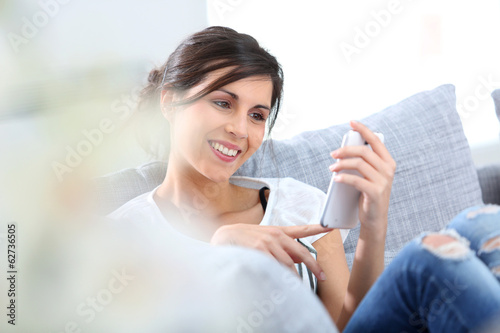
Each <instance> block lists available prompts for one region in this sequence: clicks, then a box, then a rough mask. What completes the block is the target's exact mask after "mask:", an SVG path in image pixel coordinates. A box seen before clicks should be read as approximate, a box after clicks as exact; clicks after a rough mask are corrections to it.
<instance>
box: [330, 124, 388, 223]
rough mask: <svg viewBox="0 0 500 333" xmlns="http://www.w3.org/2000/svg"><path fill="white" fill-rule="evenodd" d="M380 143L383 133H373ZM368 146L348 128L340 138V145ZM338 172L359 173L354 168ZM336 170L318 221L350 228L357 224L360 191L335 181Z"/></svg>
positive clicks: (357, 133) (356, 133)
mask: <svg viewBox="0 0 500 333" xmlns="http://www.w3.org/2000/svg"><path fill="white" fill-rule="evenodd" d="M375 135H377V136H378V138H379V139H380V141H382V143H383V142H384V135H383V134H382V133H375ZM362 145H367V146H368V147H369V146H370V145H369V144H368V143H367V142H366V141H365V139H363V137H362V136H361V134H359V132H356V131H353V130H350V131H349V132H347V133H346V134H345V135H344V137H343V139H342V147H345V146H362ZM338 173H339V174H342V173H348V174H352V175H358V176H360V177H362V176H361V174H360V173H359V172H358V171H355V170H342V171H339V172H338ZM335 175H337V172H334V173H333V174H332V178H331V180H330V185H329V186H328V192H327V195H326V201H325V204H324V206H323V211H322V214H321V220H320V223H321V225H322V226H323V227H329V228H338V229H352V228H354V227H356V226H357V225H358V222H359V219H358V205H359V196H360V194H361V193H360V192H359V191H358V190H357V189H356V188H355V187H353V186H351V185H347V184H343V183H336V182H335V181H334V180H333V178H334V177H335Z"/></svg>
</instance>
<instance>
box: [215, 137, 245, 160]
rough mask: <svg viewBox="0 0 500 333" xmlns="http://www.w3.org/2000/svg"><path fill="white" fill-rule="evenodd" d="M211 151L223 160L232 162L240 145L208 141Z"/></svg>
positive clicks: (237, 153) (238, 151) (239, 150)
mask: <svg viewBox="0 0 500 333" xmlns="http://www.w3.org/2000/svg"><path fill="white" fill-rule="evenodd" d="M208 143H209V145H210V147H211V148H212V151H213V152H214V153H215V155H217V157H219V158H220V159H222V160H223V161H224V162H232V161H234V160H235V159H236V157H237V156H238V155H239V154H240V153H241V149H240V147H238V146H236V145H234V144H231V143H229V142H225V141H209V142H208Z"/></svg>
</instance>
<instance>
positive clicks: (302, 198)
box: [109, 27, 500, 332]
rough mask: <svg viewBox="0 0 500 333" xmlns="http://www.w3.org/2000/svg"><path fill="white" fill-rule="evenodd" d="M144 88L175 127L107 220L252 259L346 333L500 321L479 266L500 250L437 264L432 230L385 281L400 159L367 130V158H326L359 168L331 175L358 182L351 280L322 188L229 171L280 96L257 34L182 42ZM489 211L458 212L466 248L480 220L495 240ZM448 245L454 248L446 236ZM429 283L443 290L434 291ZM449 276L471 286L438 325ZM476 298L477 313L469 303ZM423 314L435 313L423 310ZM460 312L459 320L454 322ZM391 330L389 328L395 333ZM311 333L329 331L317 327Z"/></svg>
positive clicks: (344, 154)
mask: <svg viewBox="0 0 500 333" xmlns="http://www.w3.org/2000/svg"><path fill="white" fill-rule="evenodd" d="M149 81H150V84H149V85H148V86H147V87H146V88H145V89H144V90H143V92H142V98H143V99H142V102H141V103H140V107H142V106H144V105H146V104H145V103H149V106H151V107H153V108H154V111H156V112H158V113H160V112H161V114H162V115H163V118H162V121H164V122H168V124H169V126H170V132H169V134H170V145H171V147H170V151H169V157H168V168H167V171H166V175H165V178H164V181H163V182H162V183H161V184H160V185H159V186H158V187H156V188H155V189H153V190H152V191H151V192H148V193H145V194H142V195H140V196H138V197H136V198H134V199H132V200H131V201H129V202H127V203H126V204H125V205H123V206H122V207H120V208H118V209H117V210H116V211H114V212H113V213H111V214H110V215H109V217H111V218H112V219H117V220H128V221H129V222H132V223H134V224H135V225H136V226H139V227H140V228H146V229H148V228H151V227H152V226H162V227H164V228H166V230H167V233H168V234H169V237H170V235H172V236H173V238H174V239H175V240H179V241H180V242H181V243H182V244H183V247H188V248H193V249H196V250H201V251H206V252H208V250H209V248H210V247H211V246H212V245H216V246H219V245H239V246H244V247H248V248H252V249H256V250H259V251H261V252H263V253H265V254H267V255H269V256H271V257H272V258H274V259H276V260H277V261H278V262H280V263H282V264H283V265H285V266H287V267H289V268H290V269H291V270H292V271H293V272H294V273H296V275H298V276H299V277H300V278H301V280H302V282H303V283H304V284H305V285H306V286H307V288H310V289H311V290H312V291H313V292H314V293H315V294H317V296H318V297H319V299H320V300H321V301H322V303H323V305H324V306H325V308H326V309H327V311H328V313H329V314H330V317H331V319H332V320H333V321H334V322H335V323H336V324H337V325H338V326H339V328H340V329H344V328H345V330H344V332H369V331H370V330H371V331H372V332H381V331H397V332H400V331H403V330H405V331H412V332H416V331H419V332H420V331H421V330H422V327H423V328H424V329H425V328H427V327H428V328H429V329H430V330H431V331H433V330H436V331H439V332H445V331H453V332H456V331H463V330H466V329H467V330H469V329H475V328H478V327H479V326H480V325H482V324H483V323H486V322H487V320H489V319H491V318H496V317H498V314H499V313H500V285H499V284H498V281H497V279H496V278H495V277H496V275H495V276H494V275H493V274H492V272H490V271H488V270H485V268H484V267H483V266H484V263H488V262H490V263H494V262H497V261H498V256H499V255H500V252H498V251H492V252H494V253H493V254H492V256H491V257H490V256H488V257H487V258H481V260H480V259H479V258H478V257H476V256H474V255H472V253H471V252H470V249H469V248H468V247H467V245H466V244H465V242H463V244H462V245H461V247H462V249H461V250H462V252H461V253H467V255H466V256H465V257H464V258H462V256H460V258H459V260H455V259H456V258H455V257H453V256H451V257H448V256H443V255H436V253H441V252H442V251H441V250H442V249H439V248H437V249H431V250H429V246H430V245H429V246H427V245H428V244H427V243H428V242H431V243H432V244H435V243H434V241H436V240H435V239H434V238H436V237H437V238H438V240H439V237H442V235H434V234H432V235H429V236H428V237H426V238H425V239H424V240H422V239H420V240H417V241H415V242H412V243H410V244H409V245H408V246H407V247H406V248H405V249H404V250H403V251H402V255H401V256H398V258H396V259H395V260H394V261H395V262H399V264H395V265H394V264H393V265H391V266H389V268H388V269H387V270H386V271H385V272H384V273H382V272H383V270H384V247H385V241H386V233H387V221H388V209H389V199H390V196H391V189H392V182H393V178H394V174H395V169H396V163H395V161H394V159H393V158H392V156H391V154H390V153H389V151H388V150H387V148H386V147H385V145H384V144H383V143H382V141H380V139H379V138H378V137H377V136H376V135H375V134H374V133H373V132H372V131H371V130H370V129H369V128H367V127H366V126H365V125H363V124H361V123H359V122H356V121H352V122H351V123H350V125H351V127H352V129H353V130H355V131H357V132H359V134H360V135H361V136H362V137H363V139H364V140H366V142H367V143H368V144H369V145H370V146H371V149H370V148H368V147H362V146H345V147H342V148H340V149H338V150H336V151H334V152H332V153H331V156H332V157H334V158H337V159H338V161H337V162H336V163H335V164H334V165H332V166H331V168H330V170H331V171H332V172H340V171H343V170H345V171H348V170H352V171H357V172H358V173H359V174H358V173H356V174H350V173H343V174H341V175H340V176H338V177H335V179H336V180H335V181H336V182H339V183H343V184H346V185H349V186H354V187H355V188H356V189H357V190H359V191H360V193H361V195H360V198H359V205H358V209H359V220H360V229H359V239H358V242H357V246H356V253H355V256H354V262H353V265H352V271H351V272H349V269H348V267H347V262H346V257H345V253H344V247H343V241H344V240H345V238H346V236H347V234H346V232H345V231H341V230H338V229H334V230H332V229H326V228H323V227H322V226H321V225H319V224H318V223H319V220H320V215H321V211H322V208H323V203H324V200H325V193H323V192H322V191H321V190H319V189H317V188H314V187H312V186H310V185H307V184H304V183H301V182H299V181H297V180H295V179H292V178H281V179H273V178H248V177H237V176H234V174H235V172H236V171H237V170H238V168H240V166H241V165H242V164H243V163H244V162H245V161H247V160H248V158H249V157H250V156H252V155H253V154H254V153H255V152H256V151H257V149H259V147H260V146H261V144H262V142H263V139H264V136H265V134H266V123H267V130H268V133H269V132H270V131H271V129H272V128H273V125H274V122H275V120H276V116H277V114H278V110H279V105H280V99H281V93H282V86H283V74H282V71H281V67H280V65H279V64H278V62H277V61H276V59H275V58H274V57H273V56H272V55H270V54H269V53H268V52H267V51H265V50H264V49H262V48H261V47H260V46H259V44H258V43H257V41H256V40H255V39H254V38H252V37H250V36H248V35H245V34H240V33H238V32H236V31H234V30H232V29H229V28H224V27H210V28H207V29H205V30H203V31H201V32H199V33H196V34H194V35H192V36H190V37H188V38H187V39H186V40H184V41H183V42H182V43H181V45H180V46H179V47H178V48H177V49H176V50H175V52H174V53H173V54H172V55H171V56H170V57H169V59H168V60H167V62H166V63H165V65H163V66H161V67H160V68H158V69H155V70H153V71H152V73H151V74H150V77H149ZM476 210H478V211H480V212H483V211H484V209H483V208H478V207H476V208H475V210H474V211H476ZM487 211H488V212H492V214H489V215H483V214H477V215H480V217H478V219H477V221H472V222H470V221H469V220H472V219H465V221H463V220H464V219H463V216H462V218H460V217H459V218H458V219H457V220H456V221H455V223H454V224H451V225H450V226H452V227H453V228H456V230H457V233H461V234H462V233H463V235H462V237H464V238H469V239H472V237H471V235H468V234H467V230H468V228H466V227H464V226H463V225H474V226H478V225H481V228H480V230H479V229H477V228H475V229H474V230H479V231H480V232H481V236H480V237H477V235H475V236H476V238H478V239H483V236H484V237H488V238H484V239H495V237H496V236H497V234H498V224H495V223H496V222H495V221H498V218H499V217H500V215H499V214H500V210H498V209H497V208H494V209H490V208H488V209H487ZM479 220H481V221H479ZM462 222H463V223H462ZM471 223H472V224H471ZM462 224H463V225H462ZM459 226H460V227H459ZM162 240H163V239H162ZM166 241H167V240H166ZM447 242H456V241H455V239H450V238H449V239H447ZM445 245H446V244H445ZM447 246H455V247H456V246H457V244H451V245H447ZM471 247H473V246H472V245H471ZM495 249H496V248H495ZM176 250H177V249H176ZM416 258H418V259H416ZM189 264H192V265H196V264H195V263H191V261H188V263H187V265H189ZM244 264H245V263H243V262H242V265H244ZM481 265H483V266H481ZM451 267H453V269H450V268H451ZM480 267H482V268H480ZM263 268H264V269H266V267H263ZM470 271H477V272H479V271H481V275H480V277H479V278H478V280H477V281H476V282H473V281H471V279H470V275H469V272H470ZM496 271H497V270H496V268H495V269H494V271H493V272H496ZM495 274H496V273H495ZM327 277H328V279H327ZM475 278H476V277H475V276H474V279H475ZM436 280H437V281H438V282H440V281H441V282H442V281H444V282H443V283H441V284H440V283H434V281H436ZM449 280H454V281H459V282H460V283H461V284H463V283H466V284H467V285H470V288H467V290H463V291H462V294H461V295H460V297H457V302H456V303H454V304H451V305H449V306H448V305H446V306H443V307H442V309H444V310H445V311H444V312H443V313H441V312H440V313H439V314H442V315H440V316H436V311H434V310H435V309H433V308H432V307H433V306H434V305H435V304H441V303H442V301H441V300H440V299H439V296H440V295H442V294H443V292H446V288H447V284H446V282H447V281H449ZM211 282H212V281H211ZM299 282H300V280H299ZM255 283H256V285H259V283H263V284H266V283H269V281H267V280H262V281H260V280H256V281H255ZM280 283H283V281H280ZM214 284H217V281H215V282H214ZM416 290H417V291H418V290H431V291H432V292H431V293H415V291H416ZM480 292H484V294H481V293H480ZM407 300H411V302H409V301H407ZM236 301H238V300H232V301H231V302H236ZM440 302H441V303H440ZM409 303H411V304H410V307H409ZM479 303H481V304H485V305H484V306H482V307H479V306H476V304H479ZM253 304H255V302H253ZM469 304H473V305H474V308H471V307H470V306H469ZM293 306H297V307H300V304H293ZM429 308H431V310H430V312H431V313H430V314H429V313H425V312H426V311H421V310H420V309H429ZM304 311H306V309H304ZM377 311H378V312H377ZM433 311H434V312H433ZM440 311H441V307H440ZM457 316H459V317H461V318H462V317H463V318H465V319H464V320H463V321H459V320H456V317H457ZM408 318H410V321H409V320H408ZM434 318H439V320H434ZM270 320H272V318H270ZM388 323H390V325H392V326H391V327H390V328H389V329H387V327H389V326H387V325H388ZM415 323H418V324H417V325H415ZM307 324H308V325H314V324H315V323H310V322H309V323H307ZM421 326H422V327H421ZM299 329H300V328H299ZM283 330H286V331H289V330H288V329H285V328H284V329H283ZM318 331H326V330H324V329H321V327H318Z"/></svg>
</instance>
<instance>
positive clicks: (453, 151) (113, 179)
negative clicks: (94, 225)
mask: <svg viewBox="0 0 500 333" xmlns="http://www.w3.org/2000/svg"><path fill="white" fill-rule="evenodd" d="M492 97H493V99H494V101H495V105H496V113H497V115H498V117H499V119H500V90H496V91H494V92H493V93H492ZM325 112H335V110H328V111H326V110H325ZM360 121H361V122H363V123H364V124H366V125H367V126H368V127H369V128H371V129H372V130H374V131H378V132H382V133H383V134H384V136H385V144H386V147H387V149H388V150H389V152H390V153H391V155H392V156H393V158H394V159H395V161H396V163H397V170H396V174H395V178H394V182H393V188H392V193H391V199H390V206H389V221H388V222H389V223H388V231H387V241H386V250H385V263H386V265H387V264H389V263H390V262H391V261H392V259H393V258H394V257H395V256H396V255H397V253H398V252H399V251H400V249H401V248H402V247H403V246H404V244H405V243H407V242H408V241H409V240H411V239H412V238H414V237H415V236H417V235H418V234H420V233H421V232H423V231H438V230H440V229H441V228H443V227H444V226H445V225H446V223H447V222H448V221H449V220H450V219H452V218H453V217H454V216H455V215H456V214H457V213H459V212H460V211H461V210H463V209H465V208H467V207H470V206H473V205H478V204H482V203H483V202H484V203H496V204H500V163H499V164H495V165H486V166H479V167H477V166H475V165H474V162H473V160H472V156H471V152H470V148H469V144H468V142H467V139H466V137H465V135H464V132H463V129H462V124H461V120H460V117H459V114H458V112H457V109H456V96H455V88H454V86H453V85H450V84H447V85H442V86H439V87H437V88H435V89H432V90H428V91H422V92H419V93H417V94H415V95H413V96H410V97H408V98H406V99H405V100H402V101H400V102H398V103H396V104H394V105H391V106H389V107H387V108H385V109H384V110H381V111H378V112H375V113H373V114H372V115H370V116H368V117H366V118H364V119H360ZM349 128H350V127H349V125H348V124H339V125H333V126H330V127H327V128H324V129H320V130H315V131H308V132H304V133H301V134H299V135H297V136H295V137H294V138H291V139H287V140H280V141H273V140H266V141H265V142H264V144H263V145H262V147H261V148H260V149H259V150H258V151H257V152H256V153H255V154H254V156H252V158H251V159H249V160H248V161H247V162H246V163H245V164H244V165H243V166H242V167H241V168H240V169H239V170H238V172H237V175H244V176H252V177H293V178H296V179H298V180H300V181H303V182H305V183H308V184H310V185H313V186H316V187H318V188H319V189H321V190H323V191H324V192H326V191H327V188H328V184H329V181H330V177H331V173H330V171H329V170H328V166H329V165H330V164H331V163H332V162H333V160H332V159H331V157H330V156H329V152H330V151H332V150H334V149H336V148H337V147H339V146H340V143H341V139H342V136H343V134H344V133H345V132H347V130H348V129H349ZM166 168H167V164H166V162H161V161H153V162H149V163H147V164H144V165H142V166H139V167H137V168H129V169H124V170H120V171H117V172H114V173H112V174H108V175H104V176H102V177H98V178H96V179H94V181H93V183H94V188H95V193H96V195H95V203H96V207H97V210H98V211H99V212H100V213H102V214H107V213H109V212H111V211H113V210H114V209H116V208H117V207H119V206H120V205H122V204H123V203H125V202H126V201H128V200H130V199H132V198H133V197H135V196H137V195H139V194H142V193H145V192H147V191H150V190H152V189H153V188H154V187H156V186H157V185H158V184H160V182H161V181H162V180H163V177H164V175H165V171H166ZM358 235H359V225H358V227H357V228H354V229H352V230H351V231H350V233H349V236H348V238H347V239H346V240H345V242H344V247H345V252H346V259H347V261H348V264H349V266H351V264H352V260H353V257H354V252H355V248H356V242H357V239H358Z"/></svg>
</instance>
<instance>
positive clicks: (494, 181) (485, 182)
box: [477, 164, 500, 205]
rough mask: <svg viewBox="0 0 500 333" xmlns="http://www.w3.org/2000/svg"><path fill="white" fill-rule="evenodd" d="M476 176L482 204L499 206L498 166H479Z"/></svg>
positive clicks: (499, 178)
mask: <svg viewBox="0 0 500 333" xmlns="http://www.w3.org/2000/svg"><path fill="white" fill-rule="evenodd" d="M477 174H478V176H479V184H481V190H482V192H483V201H484V203H489V204H496V205H500V164H492V165H485V166H481V167H479V168H478V169H477Z"/></svg>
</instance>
